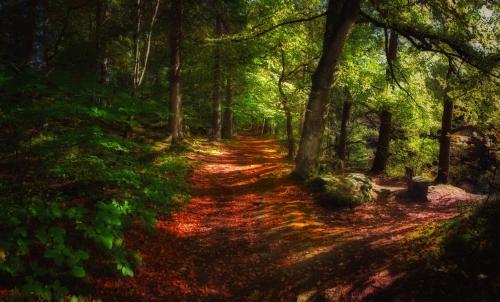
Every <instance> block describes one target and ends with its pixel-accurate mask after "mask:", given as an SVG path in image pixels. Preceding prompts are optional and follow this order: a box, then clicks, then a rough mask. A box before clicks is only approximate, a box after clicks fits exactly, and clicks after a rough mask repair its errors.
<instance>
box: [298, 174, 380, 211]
mask: <svg viewBox="0 0 500 302" xmlns="http://www.w3.org/2000/svg"><path fill="white" fill-rule="evenodd" d="M307 184H308V186H309V188H310V189H311V190H312V191H313V192H314V193H315V194H316V197H317V200H318V201H319V202H320V203H321V204H322V205H324V206H326V207H331V208H347V207H348V208H353V207H355V206H358V205H360V204H362V203H365V202H370V201H372V200H373V198H374V192H373V184H372V182H371V180H370V178H369V177H367V176H365V175H363V174H359V173H349V174H346V175H340V176H334V175H331V174H325V175H321V176H318V177H315V178H313V179H311V180H309V181H308V183H307Z"/></svg>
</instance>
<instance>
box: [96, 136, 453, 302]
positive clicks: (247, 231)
mask: <svg viewBox="0 0 500 302" xmlns="http://www.w3.org/2000/svg"><path fill="white" fill-rule="evenodd" d="M278 149H279V147H278V145H277V144H276V143H275V142H274V141H273V140H269V139H257V138H252V137H239V138H238V141H237V142H236V143H234V144H229V145H225V147H224V148H223V150H222V152H221V153H220V154H215V155H195V156H193V159H194V160H196V161H198V162H199V164H200V165H199V167H198V168H197V169H196V171H195V172H194V174H193V176H192V178H191V183H192V186H193V189H192V193H193V199H192V201H191V203H190V204H189V205H188V206H186V207H185V208H184V209H183V210H181V211H180V212H178V213H176V214H174V215H173V216H172V217H171V218H170V219H168V220H160V221H159V222H158V223H157V230H158V232H157V233H156V234H155V235H145V234H143V233H142V232H140V231H132V233H131V237H133V238H132V239H131V240H130V241H131V242H130V245H131V247H132V248H136V249H138V250H139V251H140V252H141V254H142V257H143V264H142V267H141V269H140V271H139V272H138V273H137V274H136V277H134V278H131V279H125V280H112V279H109V280H101V281H100V282H99V285H98V288H97V289H96V291H97V293H98V295H99V296H101V297H102V298H103V301H109V300H116V301H297V299H299V300H303V301H306V300H307V299H306V298H307V297H311V296H313V295H314V294H315V293H317V292H324V293H326V294H327V296H329V297H330V298H331V299H333V300H335V299H340V297H343V298H342V299H343V300H349V301H350V300H354V301H356V300H362V299H363V298H366V297H367V296H368V295H369V294H370V293H372V292H374V291H375V290H377V289H379V288H383V287H385V286H387V285H389V284H390V283H391V282H392V281H394V280H395V279H396V278H397V277H399V276H401V275H402V274H403V272H404V265H405V262H406V259H405V255H406V253H407V250H406V249H407V247H406V245H405V244H404V239H405V238H406V237H407V235H409V234H410V233H411V232H412V231H414V230H415V228H416V227H417V226H421V225H424V224H431V223H435V222H437V221H441V220H443V219H447V218H450V217H452V216H454V215H456V214H457V212H458V209H457V208H458V207H457V204H456V202H445V203H440V202H430V203H425V204H422V203H402V202H397V201H396V200H394V198H389V199H386V200H379V201H378V202H376V203H372V204H366V205H363V206H360V207H358V208H356V209H354V210H343V211H329V210H325V209H323V208H321V207H319V206H317V204H316V203H315V202H314V201H313V199H312V197H311V196H310V194H309V193H307V192H306V191H305V190H304V189H303V188H302V187H301V186H300V185H298V184H296V183H295V182H294V181H293V180H292V179H290V178H289V176H288V174H289V173H290V171H291V168H292V165H291V164H290V163H288V162H286V161H285V160H284V159H283V154H280V153H278V151H277V150H278Z"/></svg>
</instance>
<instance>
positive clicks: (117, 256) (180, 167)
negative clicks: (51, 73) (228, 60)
mask: <svg viewBox="0 0 500 302" xmlns="http://www.w3.org/2000/svg"><path fill="white" fill-rule="evenodd" d="M2 79H3V83H2V84H3V85H2V86H3V87H4V88H5V89H2V91H1V94H2V98H3V99H4V100H5V101H4V102H3V103H2V105H1V106H2V107H1V108H0V117H1V120H0V124H1V126H0V128H1V129H2V132H3V133H2V135H1V138H2V144H1V150H0V151H1V153H0V155H1V161H0V165H1V171H2V172H1V174H0V192H1V194H0V231H1V233H2V234H4V235H5V236H4V235H2V238H1V239H0V278H1V279H2V280H3V281H2V283H4V282H5V283H6V285H7V287H9V288H16V289H17V290H15V291H13V292H14V295H16V292H18V294H20V295H23V296H31V295H35V296H39V297H42V298H44V299H47V300H51V299H54V298H55V297H60V296H63V295H65V294H66V293H67V288H68V286H70V285H75V284H78V283H81V282H82V281H85V280H87V279H88V278H90V277H91V276H92V275H94V274H102V273H114V272H116V273H119V274H121V275H122V276H133V274H134V265H136V264H137V263H138V262H139V259H137V257H136V256H134V253H132V251H129V250H127V248H126V247H125V246H124V240H123V231H124V229H125V228H126V226H127V225H130V224H131V223H135V222H137V223H139V222H140V223H142V225H144V226H146V227H152V226H153V225H154V222H155V216H156V215H157V214H159V213H168V212H169V211H171V210H172V209H173V208H174V207H176V206H178V205H180V203H181V202H182V201H183V200H185V199H186V197H187V195H186V185H185V183H184V176H185V173H186V170H187V165H186V162H184V161H183V160H182V159H180V158H179V157H178V156H173V155H169V154H168V153H166V152H163V151H161V150H159V149H158V148H155V146H154V145H153V144H154V142H155V141H154V140H151V139H149V138H148V137H145V136H142V137H139V136H138V137H136V138H135V139H126V138H124V137H125V136H127V133H128V132H130V131H132V129H133V128H134V129H135V128H138V129H140V128H143V127H148V125H150V124H151V123H152V122H156V123H161V122H162V121H163V116H160V115H158V114H156V113H155V112H161V111H160V110H157V106H158V105H157V104H156V103H155V102H154V101H151V100H140V103H139V100H136V99H134V98H131V97H130V96H128V95H127V94H125V93H119V92H118V93H117V92H111V91H109V90H106V89H103V88H99V87H91V86H88V85H87V86H86V85H84V84H79V85H74V84H70V83H69V82H67V81H60V80H59V79H57V77H55V78H51V79H40V78H37V77H35V76H33V75H5V74H4V75H2ZM61 79H63V77H62V78H61ZM7 91H8V92H7ZM132 117H135V118H132ZM150 131H151V129H148V130H147V131H143V132H150Z"/></svg>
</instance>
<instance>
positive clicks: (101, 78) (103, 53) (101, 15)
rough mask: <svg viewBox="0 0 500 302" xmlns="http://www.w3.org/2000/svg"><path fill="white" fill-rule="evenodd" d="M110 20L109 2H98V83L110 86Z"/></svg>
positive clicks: (102, 0)
mask: <svg viewBox="0 0 500 302" xmlns="http://www.w3.org/2000/svg"><path fill="white" fill-rule="evenodd" d="M108 18H109V3H108V0H98V1H97V6H96V54H97V62H96V65H97V68H96V74H97V81H98V82H99V83H100V84H104V85H107V84H109V71H108V60H109V58H108V47H107V46H108V45H107V44H108V43H107V40H108V35H107V33H108V30H107V26H106V21H107V20H108Z"/></svg>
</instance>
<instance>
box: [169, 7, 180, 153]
mask: <svg viewBox="0 0 500 302" xmlns="http://www.w3.org/2000/svg"><path fill="white" fill-rule="evenodd" d="M170 21H171V27H170V74H169V85H170V95H169V96H170V112H169V120H168V125H169V130H170V134H171V136H172V145H175V144H178V143H179V141H180V140H181V139H182V129H181V106H182V104H181V102H182V99H181V33H182V29H181V26H182V0H173V1H172V4H171V7H170Z"/></svg>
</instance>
